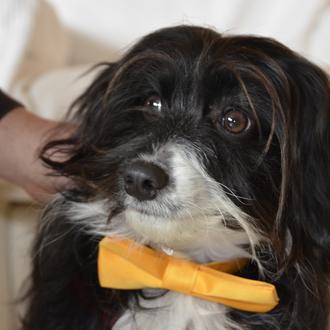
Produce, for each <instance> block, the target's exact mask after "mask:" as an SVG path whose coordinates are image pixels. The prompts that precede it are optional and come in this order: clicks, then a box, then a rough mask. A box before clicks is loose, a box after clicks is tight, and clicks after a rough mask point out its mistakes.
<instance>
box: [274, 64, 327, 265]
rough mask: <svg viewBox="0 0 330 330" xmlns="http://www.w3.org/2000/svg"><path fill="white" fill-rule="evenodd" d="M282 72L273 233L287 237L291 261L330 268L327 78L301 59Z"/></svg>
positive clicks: (319, 70)
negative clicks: (284, 90)
mask: <svg viewBox="0 0 330 330" xmlns="http://www.w3.org/2000/svg"><path fill="white" fill-rule="evenodd" d="M286 71H287V72H288V82H289V85H290V89H291V90H290V95H289V98H290V99H291V100H290V101H289V103H290V105H289V107H288V108H287V109H284V111H283V117H284V118H283V119H282V120H283V127H284V132H283V133H282V141H280V143H281V148H282V175H283V179H282V192H281V201H280V210H279V214H278V218H277V229H278V233H277V234H278V237H286V235H287V233H288V231H289V233H290V234H291V238H292V246H291V249H290V252H289V259H290V260H291V261H292V262H302V263H303V262H304V261H307V262H311V260H312V262H313V263H314V262H317V263H319V266H320V267H321V268H323V267H325V268H324V269H329V265H330V87H329V77H328V76H327V75H326V74H325V73H324V72H323V71H322V70H321V69H319V68H318V67H317V66H315V65H313V64H312V63H310V62H308V61H307V60H305V59H303V58H298V59H296V60H293V61H290V63H287V69H286ZM283 252H284V251H283ZM318 269H320V268H318Z"/></svg>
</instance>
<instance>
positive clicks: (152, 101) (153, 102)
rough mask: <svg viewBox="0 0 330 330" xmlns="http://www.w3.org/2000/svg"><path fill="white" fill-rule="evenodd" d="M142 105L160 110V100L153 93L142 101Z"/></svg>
mask: <svg viewBox="0 0 330 330" xmlns="http://www.w3.org/2000/svg"><path fill="white" fill-rule="evenodd" d="M144 106H146V107H148V108H152V109H154V110H156V111H161V110H162V100H161V98H160V97H159V96H157V95H153V96H150V97H148V98H147V100H146V101H145V103H144Z"/></svg>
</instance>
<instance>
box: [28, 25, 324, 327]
mask: <svg viewBox="0 0 330 330" xmlns="http://www.w3.org/2000/svg"><path fill="white" fill-rule="evenodd" d="M103 66H104V68H103V69H102V71H101V73H100V74H99V76H98V77H97V78H96V80H95V81H94V82H93V83H92V85H91V86H90V87H89V88H88V89H87V90H86V92H85V93H84V94H83V95H82V96H81V97H80V98H79V99H78V100H77V101H76V103H75V104H74V109H75V110H76V111H75V116H74V120H76V121H77V122H78V123H79V128H78V130H77V132H76V133H74V135H73V136H72V137H71V138H70V139H68V140H66V141H55V142H50V143H49V144H48V145H47V146H46V147H45V149H44V151H43V154H42V157H43V159H44V160H45V162H46V163H47V164H48V165H49V166H50V167H51V168H53V169H54V170H55V172H56V173H57V174H58V175H65V176H68V177H70V178H72V179H73V180H74V182H75V183H76V187H77V189H76V190H75V191H70V192H65V193H64V195H63V196H64V197H62V198H59V199H58V200H57V201H55V202H54V203H52V204H50V205H49V206H48V208H47V210H46V211H45V215H44V219H46V220H43V219H42V221H41V225H40V231H39V233H38V238H37V241H36V244H35V247H34V270H33V274H32V287H31V290H30V299H29V300H30V305H29V309H28V312H27V314H26V316H25V318H24V326H23V329H25V330H32V329H34V330H41V329H42V330H55V329H56V330H60V329H63V330H64V329H65V330H68V329H86V330H92V329H97V330H101V329H110V328H111V325H110V323H111V322H115V320H116V319H117V318H118V317H119V316H120V314H121V313H122V312H123V311H124V310H125V309H126V308H128V301H129V300H130V299H133V298H132V297H134V296H135V295H136V292H121V291H112V290H107V289H100V287H99V286H98V283H97V274H96V253H97V242H98V240H99V239H100V237H95V236H92V235H90V234H88V233H86V232H84V228H80V227H79V223H72V222H71V221H70V219H67V216H66V213H65V210H66V203H67V202H68V201H70V200H72V199H75V200H77V199H79V200H81V201H90V200H93V199H94V198H96V197H97V198H100V196H101V197H102V198H108V199H109V200H111V201H112V202H113V201H115V202H116V208H115V209H113V210H112V212H113V213H116V212H120V211H121V208H122V203H121V197H120V196H121V191H122V183H121V182H120V180H118V177H120V172H121V170H122V168H123V166H124V165H125V164H127V163H128V162H130V161H131V160H134V159H135V158H136V156H137V154H138V153H140V152H144V153H148V152H150V151H151V149H152V144H155V143H159V144H162V143H165V142H166V141H169V140H173V139H174V140H175V141H179V143H184V141H189V143H193V144H194V145H196V146H198V147H199V148H200V149H202V150H203V152H204V154H205V156H204V157H205V164H206V169H207V171H208V174H209V175H210V176H212V177H213V178H214V179H215V180H216V181H218V182H221V183H223V184H224V185H226V186H227V187H229V188H230V190H231V191H234V192H236V193H237V194H238V195H239V196H243V197H245V198H248V201H249V202H246V201H245V200H244V202H242V201H241V200H239V199H237V198H234V197H233V196H232V195H231V194H229V195H228V197H229V198H231V199H232V201H233V202H234V203H235V204H236V205H238V206H239V207H241V208H242V209H243V210H244V211H245V212H247V213H248V214H249V215H251V216H252V217H254V218H256V219H257V221H258V226H259V228H260V231H261V232H262V233H263V234H264V235H265V236H266V237H268V238H269V240H270V241H271V243H272V244H271V251H269V250H268V249H266V250H265V251H263V249H262V247H260V248H259V251H258V253H259V254H260V256H262V255H263V257H264V259H265V260H266V259H267V260H268V261H267V265H266V268H268V269H270V270H271V271H270V273H271V274H272V275H271V276H269V278H267V275H266V279H265V280H266V281H269V282H273V283H274V284H275V285H276V286H277V288H278V291H279V294H280V298H281V303H280V305H279V306H278V307H277V308H276V309H275V310H274V311H272V312H271V313H268V314H252V313H243V312H238V311H234V310H233V311H232V313H231V316H232V318H234V319H235V320H238V321H239V322H240V323H241V324H242V325H245V326H247V329H260V330H266V329H267V330H269V329H277V328H278V329H283V330H284V329H285V330H286V329H288V330H294V329H299V330H303V329H306V330H307V329H309V330H310V329H314V330H325V329H326V327H327V319H328V312H329V295H328V282H329V264H330V176H329V171H330V86H329V78H328V76H327V75H326V74H325V73H324V72H323V71H322V70H321V69H319V68H318V67H317V66H315V65H314V64H312V63H310V62H309V61H308V60H306V59H305V58H303V57H301V56H299V55H298V54H296V53H294V52H293V51H291V50H289V49H288V48H286V47H285V46H283V45H281V44H280V43H278V42H276V41H274V40H271V39H267V38H260V37H254V36H225V35H221V34H218V33H216V32H215V31H212V30H209V29H205V28H200V27H190V26H178V27H174V28H168V29H163V30H160V31H157V32H155V33H153V34H150V35H148V36H146V37H145V38H143V39H142V40H141V41H140V42H138V43H137V44H136V45H135V46H134V47H133V48H132V49H131V50H130V51H129V52H128V53H127V54H126V55H125V56H124V57H123V58H122V59H121V60H119V61H118V62H116V63H111V64H110V63H109V64H103ZM151 95H159V96H160V97H161V98H162V101H163V106H164V109H165V110H164V111H162V113H160V114H158V113H156V112H152V111H151V110H150V109H149V108H148V107H146V106H145V100H146V99H147V98H148V97H149V96H151ZM230 108H234V109H239V110H240V111H243V112H244V113H246V114H247V115H248V116H249V118H250V120H251V125H252V126H251V127H250V128H249V130H247V131H246V132H244V133H242V134H228V132H225V131H224V130H223V129H222V128H221V127H220V128H219V127H218V126H219V122H218V119H217V118H219V117H221V115H222V113H223V112H224V111H225V110H226V109H230ZM220 126H221V125H220ZM52 152H68V153H69V154H70V157H69V159H68V160H66V161H64V162H56V161H52V160H51V159H52V157H51V154H52ZM113 213H112V215H113ZM43 221H44V222H43ZM45 221H46V222H45ZM90 221H93V219H90ZM109 221H111V215H110V219H109ZM229 225H230V226H232V227H233V228H235V226H237V224H235V223H229ZM261 259H262V258H261ZM269 259H271V260H273V262H272V264H271V265H269ZM275 260H276V261H275ZM255 268H256V267H254V265H250V267H248V268H247V269H246V270H245V272H244V273H245V275H246V276H249V277H253V278H258V276H259V275H258V273H257V270H256V269H255ZM276 324H277V327H276V326H275V325H276ZM183 330H185V329H183Z"/></svg>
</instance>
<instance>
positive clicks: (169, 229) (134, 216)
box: [124, 208, 200, 249]
mask: <svg viewBox="0 0 330 330" xmlns="http://www.w3.org/2000/svg"><path fill="white" fill-rule="evenodd" d="M124 216H125V220H126V224H127V225H128V226H129V227H130V229H131V230H132V231H133V232H134V233H135V234H136V235H137V237H141V238H142V239H143V240H144V241H147V242H148V243H151V244H160V245H165V246H168V247H171V248H173V249H179V248H180V247H182V246H187V244H190V243H191V242H192V241H194V239H196V236H197V235H198V231H199V228H189V226H188V225H189V223H188V222H189V220H190V222H191V221H192V219H191V218H190V219H187V218H184V217H180V218H177V217H176V216H173V217H171V216H169V215H161V214H153V213H151V212H146V211H141V210H137V209H135V208H127V209H126V210H125V211H124ZM194 222H196V221H194ZM190 227H191V225H190ZM188 228H189V229H188ZM199 234H200V231H199Z"/></svg>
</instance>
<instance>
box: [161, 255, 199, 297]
mask: <svg viewBox="0 0 330 330" xmlns="http://www.w3.org/2000/svg"><path fill="white" fill-rule="evenodd" d="M198 270H199V265H198V264H195V263H193V262H189V261H187V260H180V259H171V262H168V264H167V267H166V269H165V273H164V276H163V287H164V288H165V289H170V288H181V290H182V292H183V293H186V294H189V293H191V292H192V290H193V287H194V284H195V281H196V277H197V273H198ZM187 274H189V276H187Z"/></svg>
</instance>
